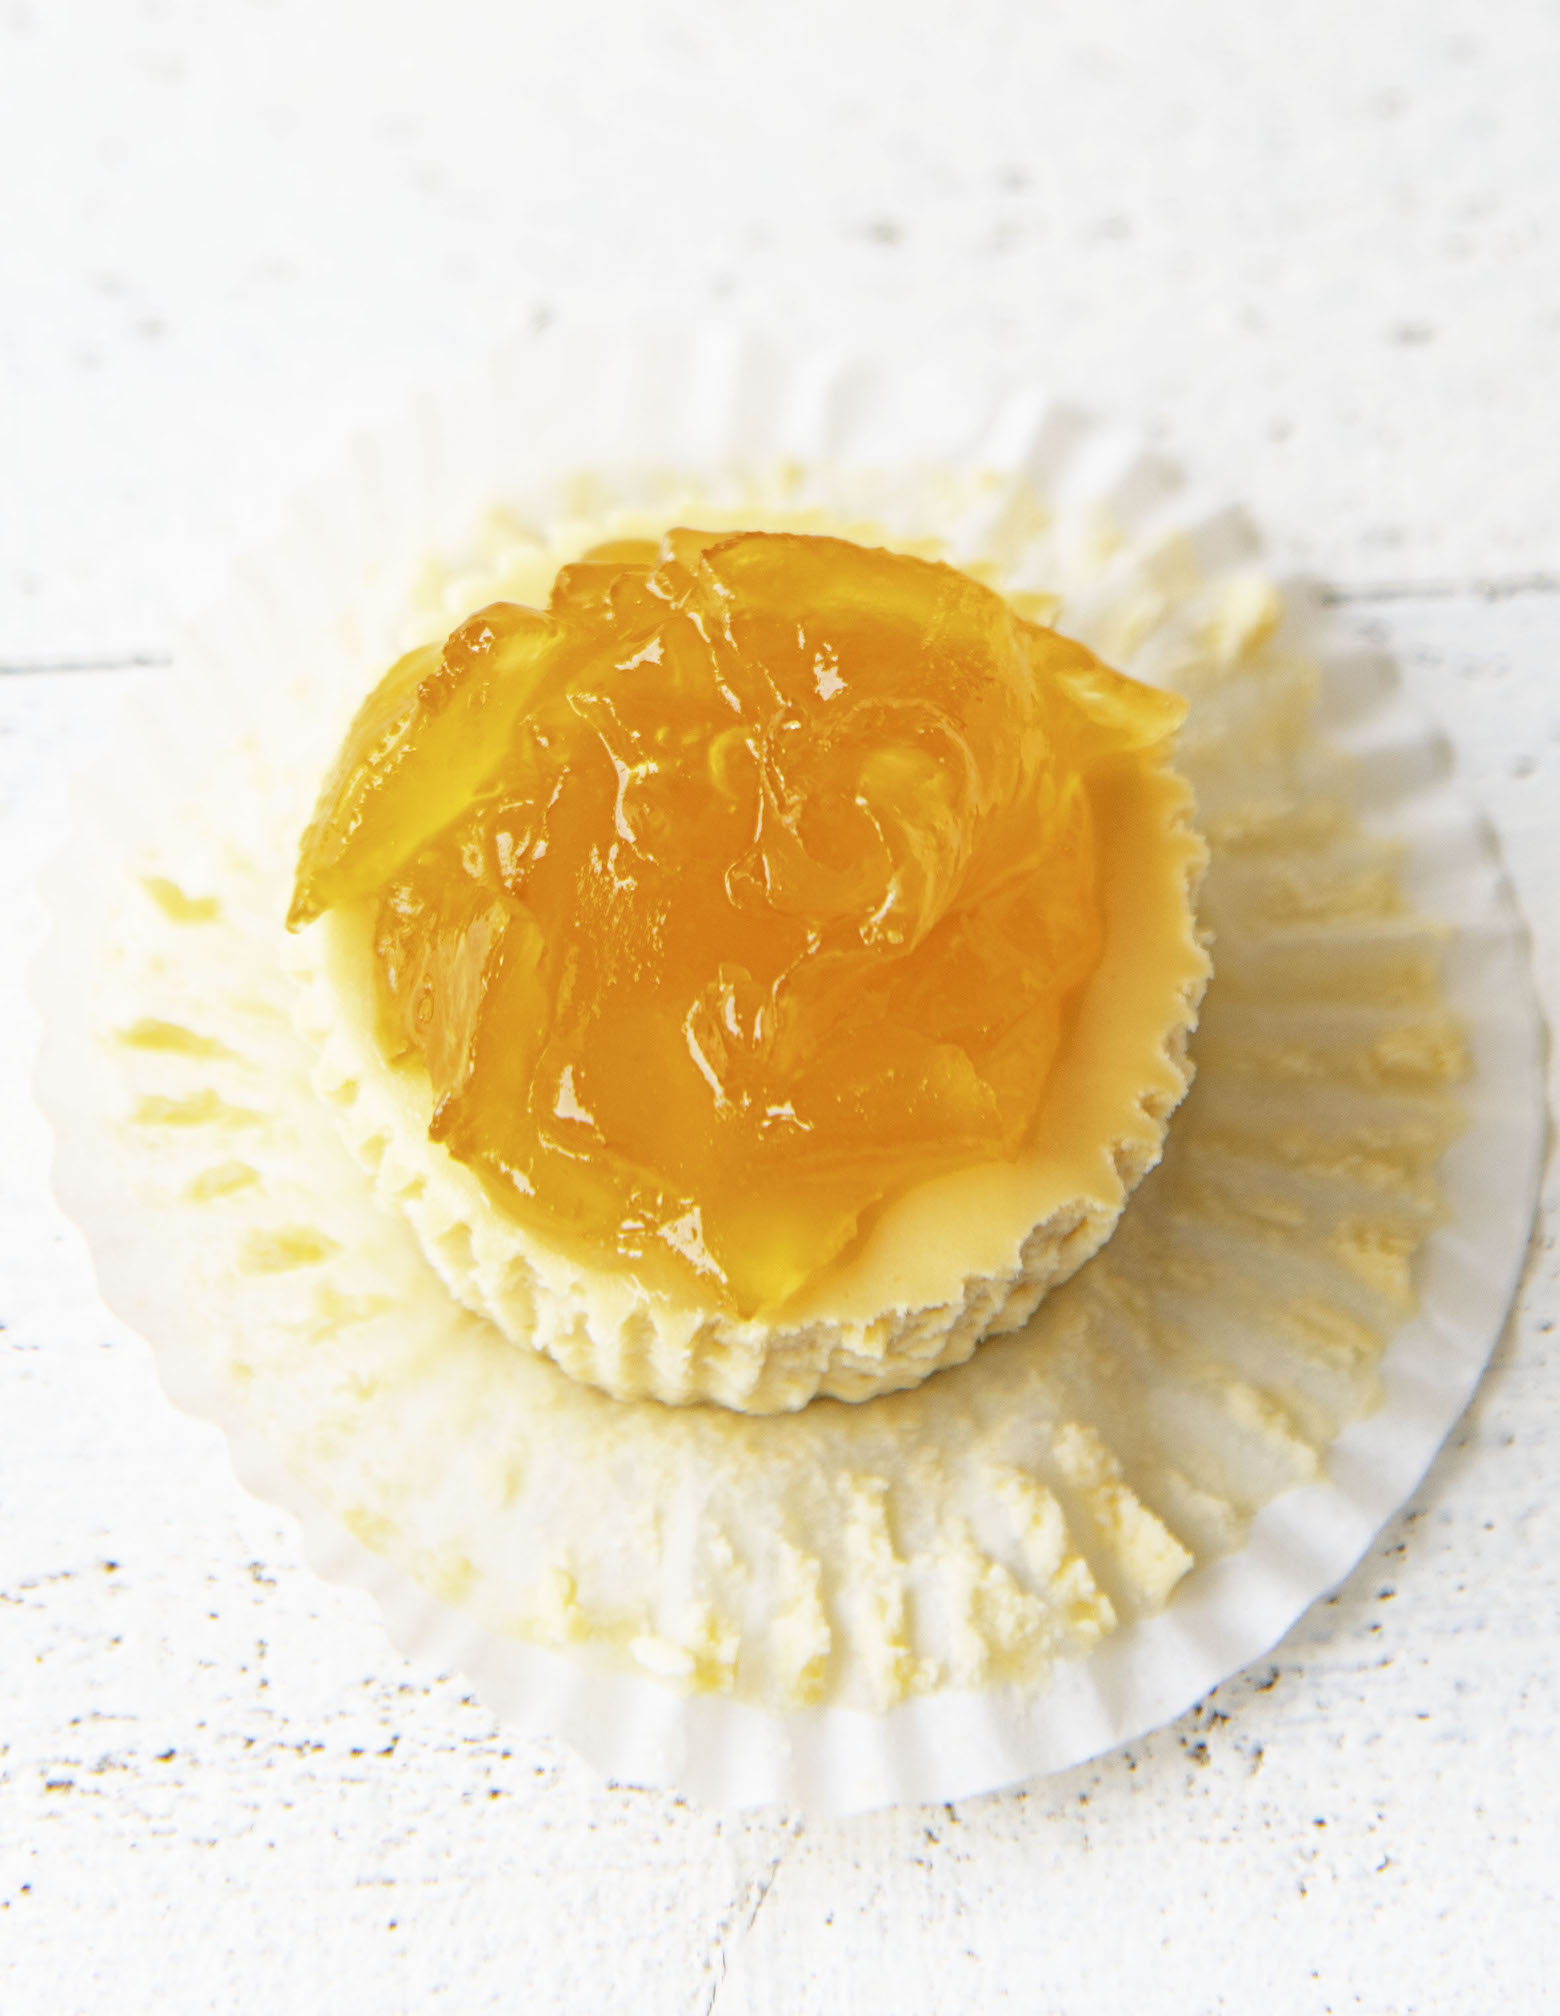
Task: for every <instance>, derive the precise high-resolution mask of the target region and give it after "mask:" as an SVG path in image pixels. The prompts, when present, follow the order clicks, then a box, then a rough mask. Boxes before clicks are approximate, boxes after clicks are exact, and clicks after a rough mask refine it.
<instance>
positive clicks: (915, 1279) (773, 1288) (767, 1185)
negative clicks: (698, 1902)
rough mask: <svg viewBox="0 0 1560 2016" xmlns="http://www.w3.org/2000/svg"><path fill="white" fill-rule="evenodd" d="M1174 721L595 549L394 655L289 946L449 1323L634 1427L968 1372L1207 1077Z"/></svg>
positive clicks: (783, 569) (633, 550)
mask: <svg viewBox="0 0 1560 2016" xmlns="http://www.w3.org/2000/svg"><path fill="white" fill-rule="evenodd" d="M1183 712H1184V703H1183V702H1182V701H1180V700H1179V699H1178V698H1175V697H1173V696H1171V695H1169V694H1167V693H1164V692H1162V691H1159V690H1157V689H1155V688H1151V687H1146V686H1143V685H1140V684H1138V683H1136V682H1134V681H1131V680H1128V679H1125V678H1123V677H1121V676H1119V675H1118V674H1116V673H1114V672H1112V671H1111V670H1109V669H1108V668H1107V667H1106V666H1105V665H1103V664H1102V663H1101V662H1100V661H1099V660H1098V659H1096V658H1095V657H1094V656H1093V655H1092V654H1091V653H1090V652H1089V651H1088V650H1086V649H1085V648H1084V647H1083V646H1082V645H1080V644H1077V643H1075V642H1072V641H1071V640H1069V639H1067V638H1064V637H1062V636H1060V635H1059V634H1057V633H1056V632H1054V631H1051V630H1047V629H1044V628H1042V627H1040V626H1038V625H1036V624H1034V623H1031V622H1028V621H1026V620H1025V619H1024V618H1023V617H1022V616H1021V615H1020V614H1018V613H1017V611H1016V610H1015V609H1014V608H1013V607H1011V606H1010V605H1009V604H1008V603H1007V602H1006V601H1004V599H1003V598H1002V597H1001V596H1000V595H998V594H996V593H995V592H994V591H992V590H991V589H989V588H987V587H985V586H983V585H982V584H980V583H979V582H977V581H975V580H973V579H972V578H971V577H969V576H968V575H965V574H962V573H960V572H958V571H956V570H955V569H953V568H951V567H947V566H944V565H940V564H937V563H934V562H930V561H926V560H922V559H918V558H912V557H909V556H906V555H903V554H897V553H891V552H888V551H885V550H882V549H877V548H867V547H863V546H858V545H854V544H851V543H850V542H847V541H845V540H842V539H836V538H826V537H820V536H813V535H804V534H798V533H756V532H742V533H735V534H732V533H709V532H699V531H692V530H686V529H678V530H673V531H671V532H669V533H668V534H666V536H665V537H664V539H662V540H661V541H660V542H659V543H658V544H657V543H653V542H649V541H641V540H619V541H616V542H613V543H610V544H605V545H600V546H597V547H595V548H593V549H592V550H591V551H589V552H588V553H586V555H585V556H584V558H583V559H582V560H580V561H579V562H577V563H575V564H573V565H570V566H567V567H565V568H564V569H563V570H562V571H561V572H560V573H559V575H558V577H557V580H556V582H555V584H554V587H553V590H552V594H551V598H550V602H549V606H548V607H547V608H546V609H545V610H541V609H531V608H525V607H521V606H519V605H517V604H512V603H497V604H493V605H491V606H489V607H487V608H485V609H482V610H480V611H478V612H477V613H476V614H475V615H474V616H472V617H470V618H469V619H468V620H467V621H466V622H464V623H463V624H461V625H460V626H459V628H457V629H456V630H455V631H454V632H453V633H452V634H451V636H450V637H449V638H448V640H447V641H446V642H445V643H444V644H443V645H442V646H428V647H425V648H423V649H421V650H418V651H414V652H412V653H411V654H409V655H408V656H407V657H406V658H404V659H402V660H401V661H400V662H399V663H398V664H397V665H395V666H394V667H393V668H392V669H391V671H390V673H389V674H388V675H387V676H386V678H385V679H384V681H383V682H382V683H381V685H380V686H379V687H378V688H377V689H376V690H375V691H374V692H373V694H371V696H370V697H369V699H368V700H367V702H366V703H365V704H364V706H363V707H362V709H361V710H360V712H359V713H358V715H357V717H356V719H355V721H354V722H353V724H352V727H351V729H350V731H349V733H348V735H347V738H346V741H345V743H344V745H343V747H342V750H341V752H340V755H339V757H338V759H337V761H336V763H335V765H334V767H333V769H332V771H331V773H330V775H329V776H328V777H327V779H326V781H325V784H324V787H323V789H322V792H321V794H320V798H319V802H318V805H317V807H316V810H315V814H314V817H313V819H312V821H311V822H310V824H309V827H308V829H307V831H306V833H305V835H304V838H303V842H302V846H301V849H300V856H299V863H298V873H297V880H296V885H295V890H294V896H293V903H292V908H291V912H290V916H289V923H290V924H292V925H293V926H294V927H295V928H299V929H301V928H303V927H306V926H311V927H314V928H315V929H316V930H317V931H318V932H319V933H320V934H321V935H322V937H323V939H324V944H325V949H324V953H323V959H324V964H325V967H326V969H327V971H328V974H329V979H330V985H331V988H332V990H333V993H334V997H335V1002H336V1012H335V1014H334V1015H333V1017H332V1018H331V1019H332V1028H331V1032H330V1042H329V1045H328V1048H327V1054H326V1058H325V1060H324V1066H325V1070H326V1073H327V1075H330V1074H331V1073H334V1076H335V1080H336V1083H337V1085H338V1086H340V1085H350V1087H351V1088H352V1097H351V1098H350V1100H343V1099H341V1098H339V1097H338V1098H337V1101H336V1103H337V1105H338V1106H339V1107H342V1108H343V1110H344V1125H345V1127H346V1131H347V1134H348V1138H349V1140H350V1141H351V1142H352V1143H353V1145H354V1147H355V1148H356V1149H357V1150H358V1152H359V1155H360V1159H362V1160H364V1161H365V1162H367V1163H368V1164H369V1165H370V1166H371V1167H372V1168H373V1169H374V1171H375V1175H376V1182H377V1183H378V1186H379V1188H380V1191H381V1195H382V1197H383V1198H384V1200H385V1201H387V1202H391V1203H393V1204H394V1205H395V1207H396V1208H398V1209H400V1210H402V1211H404V1212H405V1214H406V1215H407V1216H408V1217H409V1218H410V1220H411V1222H412V1223H413V1225H414V1226H415V1227H416V1229H417V1230H418V1232H419V1236H420V1237H421V1239H422V1241H423V1244H424V1247H425V1250H427V1251H428V1253H429V1257H430V1258H431V1259H433V1260H434V1262H435V1264H436V1265H437V1266H438V1267H439V1268H440V1271H441V1272H443V1273H444V1274H445V1277H446V1279H447V1280H448V1281H449V1283H450V1285H451V1286H452V1288H454V1289H455V1291H456V1293H457V1294H459V1295H460V1296H461V1298H462V1299H463V1300H465V1301H466V1302H468V1303H469V1304H471V1306H474V1307H476V1308H479V1309H480V1310H482V1312H483V1313H485V1314H487V1315H489V1316H490V1317H492V1318H493V1320H494V1321H496V1322H497V1323H498V1325H499V1327H500V1328H501V1329H503V1330H504V1331H505V1332H506V1334H508V1335H510V1336H511V1337H512V1338H513V1339H514V1340H515V1341H517V1342H524V1343H527V1344H534V1345H536V1346H537V1347H538V1348H540V1349H542V1350H544V1351H546V1352H548V1353H549V1355H551V1356H553V1357H554V1358H556V1359H557V1360H558V1362H560V1363H562V1364H563V1365H564V1366H565V1367H566V1369H568V1370H571V1371H574V1372H576V1373H578V1374H579V1375H580V1376H583V1377H585V1378H588V1379H590V1380H592V1381H593V1382H594V1383H597V1384H599V1385H603V1386H605V1387H606V1388H607V1389H608V1390H610V1391H614V1392H617V1393H620V1394H622V1395H624V1396H639V1395H644V1394H650V1395H654V1396H655V1397H658V1398H661V1399H666V1400H674V1401H688V1400H700V1399H715V1400H720V1401H723V1402H724V1403H725V1404H727V1405H732V1406H738V1407H742V1408H746V1409H750V1410H755V1411H767V1410H771V1409H774V1408H785V1407H795V1406H799V1405H801V1404H803V1403H804V1402H805V1401H806V1400H808V1399H809V1398H811V1397H812V1396H813V1395H814V1394H815V1393H820V1392H821V1393H830V1394H834V1395H837V1396H838V1397H841V1398H848V1399H859V1398H865V1397H868V1396H869V1395H870V1394H872V1393H875V1392H880V1391H886V1390H890V1389H892V1388H894V1387H899V1386H904V1385H907V1384H911V1383H914V1382H915V1381H916V1380H917V1379H919V1378H922V1377H924V1376H925V1375H926V1373H928V1372H930V1371H932V1370H934V1369H937V1367H938V1366H940V1365H944V1364H949V1363H954V1362H957V1361H958V1360H959V1359H962V1358H964V1357H967V1356H968V1355H969V1353H970V1352H971V1351H972V1350H973V1349H974V1348H975V1345H976V1343H977V1342H978V1340H979V1338H980V1336H981V1335H983V1334H985V1333H986V1332H987V1331H990V1330H992V1329H997V1328H1012V1327H1014V1326H1015V1325H1016V1324H1017V1323H1019V1322H1021V1321H1023V1320H1024V1319H1025V1318H1026V1317H1027V1316H1028V1315H1029V1314H1030V1313H1031V1312H1032V1310H1033V1308H1034V1306H1035V1305H1036V1303H1037V1302H1038V1300H1039V1299H1040V1296H1041V1295H1043V1293H1044V1292H1045V1290H1046V1288H1047V1287H1049V1286H1050V1285H1052V1284H1053V1283H1054V1282H1056V1281H1058V1280H1060V1279H1062V1278H1064V1277H1065V1276H1066V1275H1067V1274H1068V1273H1071V1272H1072V1271H1073V1270H1074V1269H1075V1268H1076V1267H1077V1265H1079V1264H1080V1263H1081V1261H1082V1260H1083V1259H1085V1258H1087V1257H1088V1255H1089V1254H1090V1253H1091V1252H1092V1251H1094V1250H1095V1249H1096V1248H1097V1247H1098V1245H1099V1244H1100V1243H1101V1241H1102V1240H1103V1239H1104V1238H1105V1237H1106V1236H1108V1234H1109V1231H1110V1229H1111V1226H1112V1225H1113V1224H1114V1222H1115V1218H1116V1216H1117V1214H1119V1211H1120V1209H1121V1206H1122V1204H1123V1202H1124V1201H1125V1197H1126V1195H1127V1193H1128V1191H1129V1190H1130V1188H1131V1187H1132V1185H1133V1184H1134V1183H1135V1182H1136V1180H1137V1179H1138V1178H1139V1177H1140V1176H1141V1175H1142V1174H1143V1172H1144V1171H1145V1170H1146V1169H1147V1168H1148V1167H1150V1166H1151V1165H1152V1163H1153V1162H1154V1161H1155V1160H1156V1159H1157V1157H1158V1153H1159V1148H1160V1145H1161V1142H1162V1138H1163V1132H1164V1127H1165V1124H1166V1122H1167V1120H1168V1117H1169V1113H1170V1111H1171V1110H1172V1109H1173V1107H1174V1104H1175V1103H1176V1101H1177V1099H1178V1098H1179V1097H1180V1094H1181V1093H1182V1091H1184V1089H1185V1084H1186V1082H1187V1075H1188V1074H1187V1069H1186V1065H1185V1040H1186V1036H1187V1032H1188V1030H1189V1028H1190V1026H1191V1024H1192V1022H1193V1020H1194V1018H1195V1012H1196V1006H1197V1001H1198V998H1199V996H1200V993H1201V989H1202V985H1203V982H1204V980H1205V978H1206V972H1207V964H1206V958H1205V955H1204V953H1203V951H1202V949H1201V946H1200V944H1199V942H1198V940H1197V936H1196V931H1195V925H1194V919H1193V912H1192V894H1193V886H1194V884H1195V881H1196V878H1197V876H1198V874H1199V873H1200V869H1201V861H1202V854H1201V847H1200V843H1199V842H1198V841H1197V840H1196V838H1195V836H1194V835H1193V834H1192V833H1191V831H1190V829H1189V825H1188V814H1189V798H1188V793H1187V792H1186V789H1185V787H1184V786H1183V785H1181V783H1180V782H1179V780H1178V779H1177V778H1176V776H1175V774H1174V772H1173V770H1172V769H1171V768H1170V763H1169V754H1170V746H1171V742H1172V738H1173V736H1174V733H1175V730H1176V728H1177V727H1178V725H1179V723H1180V720H1181V717H1182V714H1183ZM365 1088H366V1089H365ZM347 1109H350V1110H349V1111H348V1110H347Z"/></svg>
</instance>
